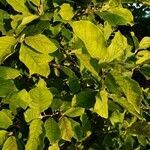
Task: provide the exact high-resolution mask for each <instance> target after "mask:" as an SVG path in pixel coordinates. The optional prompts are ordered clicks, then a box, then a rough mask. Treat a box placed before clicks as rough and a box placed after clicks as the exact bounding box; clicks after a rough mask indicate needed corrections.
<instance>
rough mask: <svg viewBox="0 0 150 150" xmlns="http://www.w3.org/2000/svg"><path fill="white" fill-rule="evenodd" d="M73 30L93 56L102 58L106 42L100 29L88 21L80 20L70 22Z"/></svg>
mask: <svg viewBox="0 0 150 150" xmlns="http://www.w3.org/2000/svg"><path fill="white" fill-rule="evenodd" d="M71 26H72V28H73V31H74V33H75V35H76V36H77V37H79V38H80V39H81V40H82V41H83V43H84V44H85V47H86V49H87V51H88V52H89V54H90V55H91V56H92V57H93V58H98V59H100V58H103V57H104V56H105V54H106V44H105V39H104V35H103V33H102V31H101V30H100V28H98V27H97V26H96V25H94V24H93V23H91V22H90V21H85V20H80V21H74V22H72V23H71Z"/></svg>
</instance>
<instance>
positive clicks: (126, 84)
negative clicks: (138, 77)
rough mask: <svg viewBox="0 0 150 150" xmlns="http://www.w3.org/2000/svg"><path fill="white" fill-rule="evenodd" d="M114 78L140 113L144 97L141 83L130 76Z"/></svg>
mask: <svg viewBox="0 0 150 150" xmlns="http://www.w3.org/2000/svg"><path fill="white" fill-rule="evenodd" d="M114 78H115V80H116V82H117V84H118V85H119V86H120V88H121V89H122V91H123V92H124V94H125V96H126V98H127V101H128V102H129V103H130V104H131V105H132V106H133V107H134V109H135V110H136V111H137V112H138V113H140V105H141V100H142V99H143V98H142V92H141V88H140V86H139V84H138V83H137V82H136V81H134V80H132V79H130V78H129V77H123V76H114Z"/></svg>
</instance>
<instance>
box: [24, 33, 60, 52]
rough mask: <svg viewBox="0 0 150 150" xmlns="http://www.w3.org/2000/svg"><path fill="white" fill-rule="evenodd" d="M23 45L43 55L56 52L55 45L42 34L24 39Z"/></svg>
mask: <svg viewBox="0 0 150 150" xmlns="http://www.w3.org/2000/svg"><path fill="white" fill-rule="evenodd" d="M25 43H26V44H27V45H29V46H31V47H32V48H34V49H35V50H36V51H38V52H40V53H43V54H48V53H53V52H55V51H56V50H57V47H56V45H55V44H54V43H53V42H52V41H51V40H50V39H49V38H47V37H46V36H45V35H43V34H37V35H35V36H29V37H26V38H25Z"/></svg>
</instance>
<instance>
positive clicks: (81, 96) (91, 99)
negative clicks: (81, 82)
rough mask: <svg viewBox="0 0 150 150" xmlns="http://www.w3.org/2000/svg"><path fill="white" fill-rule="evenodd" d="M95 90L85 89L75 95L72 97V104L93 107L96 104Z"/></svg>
mask: <svg viewBox="0 0 150 150" xmlns="http://www.w3.org/2000/svg"><path fill="white" fill-rule="evenodd" d="M95 94H96V92H95V91H92V90H83V91H81V92H80V93H78V94H76V95H74V97H73V99H72V106H78V107H83V108H91V107H93V106H94V104H95Z"/></svg>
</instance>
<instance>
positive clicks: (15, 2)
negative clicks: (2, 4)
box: [7, 0, 29, 14]
mask: <svg viewBox="0 0 150 150" xmlns="http://www.w3.org/2000/svg"><path fill="white" fill-rule="evenodd" d="M7 2H8V3H9V4H10V5H11V6H12V7H13V9H14V10H16V11H17V12H20V13H23V14H29V10H28V9H27V7H26V6H25V2H26V0H7Z"/></svg>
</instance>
